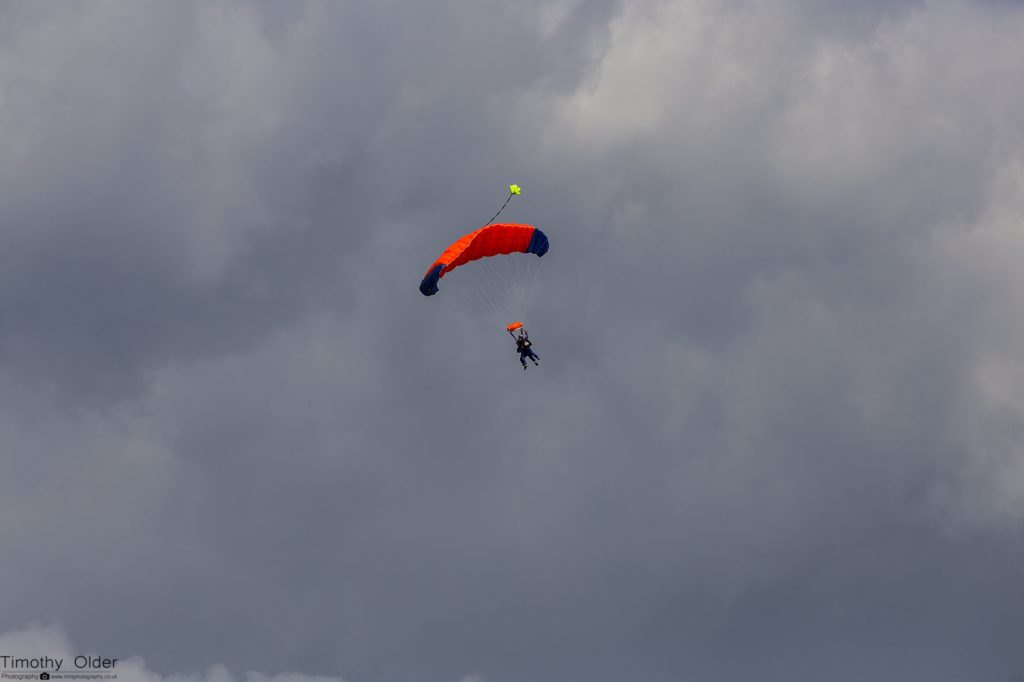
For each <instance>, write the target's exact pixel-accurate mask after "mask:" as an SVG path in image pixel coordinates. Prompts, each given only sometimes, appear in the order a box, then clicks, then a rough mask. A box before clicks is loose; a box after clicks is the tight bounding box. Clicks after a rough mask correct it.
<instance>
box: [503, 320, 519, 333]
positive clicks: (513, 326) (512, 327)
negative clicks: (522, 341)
mask: <svg viewBox="0 0 1024 682" xmlns="http://www.w3.org/2000/svg"><path fill="white" fill-rule="evenodd" d="M522 327H523V323H522V322H513V323H512V324H510V325H509V326H507V327H505V329H507V330H509V331H510V332H514V331H515V330H517V329H522Z"/></svg>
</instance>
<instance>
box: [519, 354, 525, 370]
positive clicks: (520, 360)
mask: <svg viewBox="0 0 1024 682" xmlns="http://www.w3.org/2000/svg"><path fill="white" fill-rule="evenodd" d="M519 362H521V363H523V369H526V353H520V354H519Z"/></svg>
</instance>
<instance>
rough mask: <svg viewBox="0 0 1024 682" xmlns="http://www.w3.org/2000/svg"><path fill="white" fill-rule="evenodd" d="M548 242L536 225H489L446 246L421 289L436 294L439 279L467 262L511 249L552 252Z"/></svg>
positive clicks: (514, 251)
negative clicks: (549, 250)
mask: <svg viewBox="0 0 1024 682" xmlns="http://www.w3.org/2000/svg"><path fill="white" fill-rule="evenodd" d="M517 189H518V188H517ZM548 246H549V244H548V238H547V235H545V234H544V233H543V232H541V231H540V230H538V229H537V228H536V227H534V226H532V225H516V224H511V223H498V224H494V225H485V226H484V227H481V228H480V229H479V230H475V231H474V232H470V233H469V234H467V235H465V236H463V237H460V238H459V239H457V240H455V242H454V243H453V244H452V245H451V246H449V247H448V248H447V249H445V250H444V253H442V254H441V256H440V257H439V258H438V259H437V260H436V261H434V262H433V264H432V265H431V266H430V268H429V269H428V270H427V274H426V275H424V276H423V281H421V282H420V292H421V293H422V294H423V295H424V296H433V295H434V294H436V293H437V291H438V289H437V282H438V280H440V279H441V278H442V277H444V276H445V274H447V273H449V272H451V271H452V270H454V269H455V268H457V267H459V266H461V265H465V264H466V263H470V262H472V261H475V260H479V259H481V258H487V257H488V256H498V255H505V254H510V253H532V254H536V255H537V256H538V257H539V256H543V255H544V254H545V253H547V252H548ZM505 319H508V318H505Z"/></svg>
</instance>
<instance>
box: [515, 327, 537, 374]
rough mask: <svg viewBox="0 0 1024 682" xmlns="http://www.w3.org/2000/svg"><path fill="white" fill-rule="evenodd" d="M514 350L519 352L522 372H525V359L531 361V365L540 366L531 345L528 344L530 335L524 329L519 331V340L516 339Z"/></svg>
mask: <svg viewBox="0 0 1024 682" xmlns="http://www.w3.org/2000/svg"><path fill="white" fill-rule="evenodd" d="M516 350H517V351H518V352H519V362H521V363H523V371H524V372H525V371H526V358H530V359H531V360H533V364H534V365H537V366H538V367H539V366H540V363H539V362H538V360H540V358H539V357H537V354H536V353H534V352H533V344H532V343H531V342H530V335H529V334H528V333H527V332H526V330H525V329H521V330H520V331H519V338H517V339H516Z"/></svg>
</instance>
